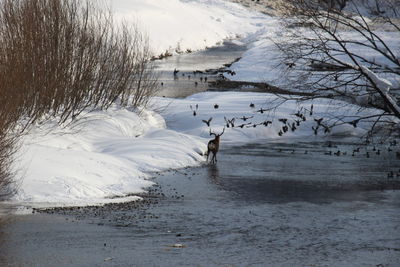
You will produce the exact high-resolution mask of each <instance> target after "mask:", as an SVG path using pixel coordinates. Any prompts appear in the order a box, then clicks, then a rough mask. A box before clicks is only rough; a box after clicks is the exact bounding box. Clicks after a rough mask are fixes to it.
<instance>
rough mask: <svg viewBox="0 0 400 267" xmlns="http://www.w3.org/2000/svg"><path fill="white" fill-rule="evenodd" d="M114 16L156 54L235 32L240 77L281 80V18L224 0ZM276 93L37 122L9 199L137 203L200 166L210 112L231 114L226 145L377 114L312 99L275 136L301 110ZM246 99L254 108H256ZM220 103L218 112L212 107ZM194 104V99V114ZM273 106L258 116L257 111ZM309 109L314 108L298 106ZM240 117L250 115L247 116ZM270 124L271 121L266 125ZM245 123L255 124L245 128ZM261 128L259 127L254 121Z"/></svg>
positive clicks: (119, 10) (171, 2)
mask: <svg viewBox="0 0 400 267" xmlns="http://www.w3.org/2000/svg"><path fill="white" fill-rule="evenodd" d="M112 6H113V8H114V10H115V12H116V14H117V18H118V19H121V20H122V19H124V20H127V21H128V22H129V21H136V20H137V21H139V22H140V25H141V26H142V27H144V29H146V30H147V32H148V34H149V37H150V41H151V44H152V47H153V49H154V51H155V53H163V52H165V51H166V50H168V51H177V50H179V51H186V50H187V49H190V50H196V49H202V48H205V47H207V46H212V45H215V44H216V43H218V42H220V41H222V40H223V39H225V38H234V37H236V36H238V35H240V36H242V37H245V38H242V39H241V42H243V43H252V45H251V46H250V48H249V50H248V51H247V52H246V53H245V54H244V56H243V58H242V60H240V61H239V62H237V63H235V64H234V65H233V66H232V68H233V70H234V71H235V72H236V73H237V76H234V77H235V78H236V79H241V80H250V81H265V80H269V79H276V78H278V77H277V76H278V72H279V70H275V68H276V64H277V51H276V50H274V49H275V48H274V45H273V43H272V41H271V40H270V39H268V38H269V37H271V36H275V37H282V38H284V36H282V29H281V28H280V27H279V23H278V21H277V20H275V19H273V18H271V17H268V16H266V15H262V14H260V13H252V12H250V11H248V10H246V9H244V8H242V7H241V6H239V5H237V4H232V3H228V2H225V1H222V0H181V1H179V0H168V1H167V0H157V1H150V0H114V1H112ZM277 102H279V99H278V98H277V97H276V96H274V95H271V94H266V93H238V92H224V93H221V92H207V93H199V94H196V95H192V96H190V97H188V98H186V99H169V98H154V99H153V100H152V102H151V105H150V107H149V108H148V109H145V110H143V111H142V112H141V113H140V115H138V114H139V112H138V111H137V110H129V109H124V108H121V107H119V106H118V105H114V106H113V107H112V108H110V109H109V110H107V111H96V112H91V113H88V114H83V115H82V117H81V118H80V119H79V120H78V121H77V122H76V123H73V124H71V125H67V126H65V127H60V126H58V125H56V124H55V123H53V122H47V123H45V124H43V125H38V126H36V127H34V128H32V129H31V130H30V132H29V133H27V135H26V136H24V137H23V139H22V140H21V148H20V150H19V153H18V155H17V160H16V163H15V166H14V168H15V170H18V174H19V176H20V177H21V179H20V180H19V181H18V183H19V190H18V193H17V195H16V196H15V197H14V198H13V199H12V200H11V202H13V203H23V204H27V205H34V206H59V205H85V204H101V203H106V202H112V201H129V200H132V199H136V198H137V197H134V196H132V195H134V194H137V193H140V192H143V191H144V190H145V189H146V188H147V187H149V186H151V185H152V182H151V180H150V179H149V178H150V177H151V173H152V172H160V171H164V170H167V169H171V168H183V167H186V166H194V165H199V164H202V163H204V161H205V157H204V156H203V153H204V152H205V151H206V144H207V142H208V140H210V134H209V130H210V128H209V127H207V125H206V124H205V123H204V122H203V121H202V120H208V119H209V118H211V117H212V121H211V129H212V131H215V132H221V131H222V130H223V128H224V127H226V123H225V119H224V118H225V117H226V118H227V119H232V118H235V125H236V126H239V125H242V124H246V125H243V128H238V127H235V128H232V127H229V128H226V130H225V133H224V135H223V136H222V137H221V138H222V146H223V145H228V144H229V143H235V144H237V143H241V142H255V141H260V140H264V141H266V140H278V139H282V138H300V137H303V138H307V139H308V140H313V139H318V138H323V137H322V136H324V133H322V129H320V131H319V133H318V135H317V136H315V135H314V133H313V131H312V126H315V121H314V119H317V118H322V117H323V118H324V120H330V119H334V118H335V117H337V116H344V115H346V114H348V112H349V111H351V113H352V114H357V113H358V112H362V114H364V115H365V114H369V115H370V114H372V115H373V114H376V113H377V111H376V110H373V109H365V110H362V111H359V110H358V107H357V106H352V105H348V103H343V102H340V101H332V100H327V99H316V100H314V101H313V102H311V101H310V102H306V103H302V105H303V106H306V107H310V106H311V104H313V106H314V114H313V115H312V116H310V115H308V119H307V121H306V122H301V125H300V126H299V127H297V129H296V130H295V131H291V130H289V131H288V132H287V133H286V134H284V135H283V137H280V136H279V135H278V133H279V131H280V130H281V129H282V127H283V123H282V122H280V121H279V119H288V122H289V123H291V124H292V123H293V122H294V120H295V119H296V117H295V116H294V115H293V114H294V113H296V112H297V111H299V109H300V107H299V105H298V103H297V102H296V101H294V100H292V101H289V102H286V103H285V104H283V105H281V106H279V107H278V108H276V109H274V106H275V105H276V103H277ZM250 103H253V104H254V105H255V107H254V108H251V107H250ZM215 104H218V105H219V107H218V109H215V108H214V105H215ZM190 105H192V106H195V105H198V106H199V109H198V111H197V115H196V116H193V113H192V111H191V109H190ZM261 109H262V110H268V111H263V112H259V111H260V110H261ZM302 112H303V113H305V114H307V112H308V113H309V111H305V110H302ZM243 116H245V117H250V119H248V120H246V121H244V120H243V119H241V118H243ZM266 121H272V124H270V125H268V126H267V127H266V126H264V125H263V124H262V123H263V122H266ZM247 123H250V124H248V125H247ZM254 124H257V127H253V125H254ZM367 126H368V123H359V125H358V127H357V128H355V127H353V126H351V125H348V124H343V125H342V126H340V127H337V128H336V129H335V131H332V132H331V133H328V135H332V136H361V135H363V134H365V128H366V127H367Z"/></svg>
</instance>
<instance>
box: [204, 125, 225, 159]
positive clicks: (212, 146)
mask: <svg viewBox="0 0 400 267" xmlns="http://www.w3.org/2000/svg"><path fill="white" fill-rule="evenodd" d="M224 132H225V128H224V130H223V131H222V133H221V134H215V133H212V132H211V130H210V135H214V136H215V138H214V139H213V140H210V141H209V142H208V145H207V161H208V158H209V156H210V153H211V152H212V154H213V155H212V157H211V163H216V162H217V153H218V150H219V140H220V137H221V135H223V134H224Z"/></svg>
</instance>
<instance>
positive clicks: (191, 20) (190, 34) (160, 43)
mask: <svg viewBox="0 0 400 267" xmlns="http://www.w3.org/2000/svg"><path fill="white" fill-rule="evenodd" d="M111 7H112V9H113V10H114V11H115V16H116V19H117V20H119V21H125V22H127V23H128V24H129V23H137V24H138V26H139V27H140V28H141V29H142V30H143V31H144V32H146V33H147V34H148V36H149V39H150V44H151V47H152V49H153V51H154V53H155V54H156V55H159V54H162V53H165V52H166V51H168V52H170V53H175V52H186V51H187V50H191V51H194V50H199V49H204V48H206V47H211V46H214V45H216V44H218V43H220V42H221V41H223V40H224V39H231V38H237V37H238V36H242V37H244V36H247V35H248V34H249V33H252V32H255V31H257V30H258V29H259V28H260V27H262V21H263V19H264V16H263V15H262V14H259V13H254V12H250V11H248V10H247V9H245V8H244V7H242V6H241V5H238V4H234V3H230V2H227V1H222V0H184V1H183V0H182V1H180V0H157V1H153V0H112V1H111Z"/></svg>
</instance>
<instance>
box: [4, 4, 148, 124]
mask: <svg viewBox="0 0 400 267" xmlns="http://www.w3.org/2000/svg"><path fill="white" fill-rule="evenodd" d="M0 45H1V51H0V62H1V68H0V76H1V78H0V90H1V91H2V92H5V95H6V96H7V97H8V98H9V101H8V103H12V105H15V106H17V110H16V112H17V113H18V114H19V116H20V118H28V119H27V120H25V121H24V126H25V127H27V126H29V125H30V124H32V123H34V122H37V121H40V120H42V119H43V118H44V117H45V116H59V121H60V122H61V123H62V122H65V121H66V120H68V119H71V118H72V119H73V118H75V117H76V116H77V115H79V114H80V113H81V112H82V111H83V110H85V109H88V108H102V109H105V108H107V107H109V106H110V105H111V104H112V103H114V102H115V101H116V100H117V99H118V98H119V97H122V98H123V100H124V101H123V103H125V104H128V102H127V101H126V99H127V98H128V96H129V95H130V94H131V93H132V92H134V93H135V94H136V95H137V96H136V99H137V100H135V101H134V104H135V105H140V104H143V103H144V102H145V99H146V97H147V95H150V94H151V93H152V90H153V89H154V88H155V87H151V86H150V85H151V84H152V83H149V82H148V81H144V79H147V78H150V77H149V76H151V75H150V73H151V69H149V68H148V65H147V62H148V61H149V58H150V55H149V51H148V44H147V42H146V40H145V38H144V37H143V35H142V34H141V33H140V32H139V31H138V30H137V29H134V30H133V31H129V30H128V28H127V27H124V26H122V27H115V26H114V25H113V19H112V15H111V13H110V12H103V11H101V10H100V9H98V8H95V6H94V5H93V4H92V3H91V2H89V1H79V0H19V1H15V0H4V1H2V3H1V5H0ZM142 99H143V101H144V102H142Z"/></svg>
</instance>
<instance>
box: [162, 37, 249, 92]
mask: <svg viewBox="0 0 400 267" xmlns="http://www.w3.org/2000/svg"><path fill="white" fill-rule="evenodd" d="M245 51H246V45H245V44H236V43H235V42H233V41H225V42H224V43H223V44H222V45H220V46H216V47H212V48H209V49H206V50H203V51H198V52H193V53H189V54H181V55H176V56H173V57H168V58H165V59H162V60H156V61H155V70H156V73H157V76H158V79H159V89H160V91H159V92H158V94H157V95H158V96H165V97H187V96H190V95H192V94H195V93H199V92H204V91H207V89H208V82H210V81H214V80H215V79H216V76H217V74H216V73H215V72H216V71H217V70H218V69H220V68H223V67H224V64H230V63H232V62H234V61H235V60H237V59H238V58H240V57H241V56H242V54H243V53H244V52H245ZM174 70H177V71H179V72H178V73H176V75H174Z"/></svg>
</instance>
